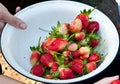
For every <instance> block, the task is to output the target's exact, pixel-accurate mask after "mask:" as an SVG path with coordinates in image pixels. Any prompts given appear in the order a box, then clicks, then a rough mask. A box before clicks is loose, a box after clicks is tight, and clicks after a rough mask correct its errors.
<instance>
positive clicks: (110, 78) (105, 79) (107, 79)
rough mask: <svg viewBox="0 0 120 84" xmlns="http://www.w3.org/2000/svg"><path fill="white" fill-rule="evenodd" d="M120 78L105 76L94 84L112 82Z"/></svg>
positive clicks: (108, 83)
mask: <svg viewBox="0 0 120 84" xmlns="http://www.w3.org/2000/svg"><path fill="white" fill-rule="evenodd" d="M117 79H119V76H118V75H116V76H111V77H105V78H103V79H101V80H99V81H98V82H96V83H94V84H111V82H112V81H114V80H117Z"/></svg>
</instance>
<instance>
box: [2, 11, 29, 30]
mask: <svg viewBox="0 0 120 84" xmlns="http://www.w3.org/2000/svg"><path fill="white" fill-rule="evenodd" d="M3 19H4V21H5V22H7V23H8V24H10V25H12V26H14V27H16V28H20V29H26V27H27V25H26V24H25V22H23V21H22V20H20V19H19V18H17V17H15V16H13V15H12V14H10V13H9V12H7V13H5V14H4V15H3Z"/></svg>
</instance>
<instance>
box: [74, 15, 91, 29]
mask: <svg viewBox="0 0 120 84" xmlns="http://www.w3.org/2000/svg"><path fill="white" fill-rule="evenodd" d="M76 19H80V20H81V22H82V27H83V28H86V27H87V26H88V24H89V18H88V16H87V15H86V14H79V15H78V16H77V17H76Z"/></svg>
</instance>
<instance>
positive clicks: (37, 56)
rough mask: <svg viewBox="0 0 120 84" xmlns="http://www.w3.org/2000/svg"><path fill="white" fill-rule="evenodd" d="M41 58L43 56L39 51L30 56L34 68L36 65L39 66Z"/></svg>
mask: <svg viewBox="0 0 120 84" xmlns="http://www.w3.org/2000/svg"><path fill="white" fill-rule="evenodd" d="M40 57H41V54H40V53H39V52H38V51H33V52H32V54H31V56H30V62H31V64H32V66H34V65H35V64H37V63H38V62H39V59H40Z"/></svg>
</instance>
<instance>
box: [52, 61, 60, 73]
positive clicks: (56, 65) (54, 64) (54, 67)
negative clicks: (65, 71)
mask: <svg viewBox="0 0 120 84" xmlns="http://www.w3.org/2000/svg"><path fill="white" fill-rule="evenodd" d="M58 67H59V65H58V64H57V62H53V64H52V67H51V69H52V72H55V71H57V70H58Z"/></svg>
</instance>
